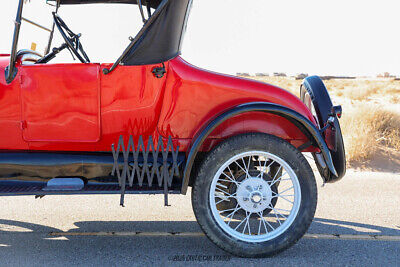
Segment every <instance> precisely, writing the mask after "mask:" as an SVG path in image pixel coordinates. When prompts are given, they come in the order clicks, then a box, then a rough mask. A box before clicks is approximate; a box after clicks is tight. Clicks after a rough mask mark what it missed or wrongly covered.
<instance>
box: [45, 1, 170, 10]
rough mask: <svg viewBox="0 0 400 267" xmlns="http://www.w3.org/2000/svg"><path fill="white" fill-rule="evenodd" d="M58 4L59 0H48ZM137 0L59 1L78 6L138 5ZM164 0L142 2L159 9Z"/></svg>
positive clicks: (62, 3)
mask: <svg viewBox="0 0 400 267" xmlns="http://www.w3.org/2000/svg"><path fill="white" fill-rule="evenodd" d="M48 1H49V2H56V1H57V0H48ZM137 2H138V1H137V0H59V3H60V5H77V4H135V5H136V4H137ZM161 2H162V0H147V1H146V0H142V4H143V5H147V3H149V4H150V6H151V7H152V8H157V7H158V6H159V5H160V3H161Z"/></svg>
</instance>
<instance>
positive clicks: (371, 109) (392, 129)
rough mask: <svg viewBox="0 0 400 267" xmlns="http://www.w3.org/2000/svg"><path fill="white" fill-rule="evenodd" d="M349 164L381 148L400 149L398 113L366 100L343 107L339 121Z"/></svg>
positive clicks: (368, 158) (368, 157)
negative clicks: (344, 108) (343, 110)
mask: <svg viewBox="0 0 400 267" xmlns="http://www.w3.org/2000/svg"><path fill="white" fill-rule="evenodd" d="M340 123H341V126H342V129H343V136H344V141H345V145H346V153H347V157H348V161H349V163H350V165H351V164H353V163H359V162H364V161H367V160H370V159H372V158H373V157H374V155H375V154H376V153H377V151H378V150H379V149H381V148H382V147H385V148H392V149H395V150H397V151H400V114H399V113H397V112H394V111H391V110H387V109H386V108H385V107H382V106H379V105H376V104H372V105H371V104H370V103H368V102H361V103H356V104H353V105H348V106H346V112H344V114H343V117H342V119H341V121H340Z"/></svg>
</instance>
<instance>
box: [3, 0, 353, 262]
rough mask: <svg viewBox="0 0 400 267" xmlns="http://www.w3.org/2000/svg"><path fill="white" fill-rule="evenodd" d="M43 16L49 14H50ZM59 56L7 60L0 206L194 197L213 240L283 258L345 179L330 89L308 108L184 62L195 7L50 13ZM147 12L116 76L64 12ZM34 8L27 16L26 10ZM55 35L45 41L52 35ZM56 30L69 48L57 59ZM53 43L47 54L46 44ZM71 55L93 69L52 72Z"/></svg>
mask: <svg viewBox="0 0 400 267" xmlns="http://www.w3.org/2000/svg"><path fill="white" fill-rule="evenodd" d="M42 1H43V2H44V0H42ZM46 3H47V4H51V5H54V12H53V13H52V16H53V19H54V24H53V27H52V28H50V29H48V30H49V31H50V38H49V40H48V47H47V49H46V51H45V53H44V55H41V54H40V53H38V52H37V51H33V50H27V49H22V50H18V49H17V47H18V38H19V33H20V27H21V23H22V22H25V23H31V24H33V25H36V26H38V27H40V28H45V27H43V26H42V25H40V24H38V23H36V22H34V21H32V20H29V19H27V18H24V17H23V16H22V11H23V6H24V4H25V3H24V0H19V6H18V10H17V16H16V20H15V30H14V37H13V43H12V51H11V54H1V55H0V69H1V73H3V74H4V75H0V107H1V108H0V148H1V153H0V194H1V195H3V196H17V195H18V196H20V195H34V196H36V197H43V196H45V195H71V194H121V203H120V204H121V205H123V204H124V195H125V194H137V193H141V194H143V193H149V194H157V193H159V194H164V196H165V205H168V194H186V193H187V192H188V188H189V187H190V188H191V195H192V203H193V210H194V213H195V216H196V218H197V221H198V223H199V225H200V227H201V228H202V230H203V231H204V233H205V234H206V235H207V236H208V238H209V239H210V240H211V241H212V242H214V243H215V244H216V245H218V246H219V247H220V248H222V249H224V250H225V251H227V252H230V253H232V254H235V255H238V256H243V257H263V256H271V255H274V254H276V253H278V252H280V251H282V250H284V249H286V248H288V247H290V246H291V245H293V244H294V243H295V242H296V241H297V240H299V239H300V238H301V237H302V236H303V235H304V233H305V232H306V231H307V229H308V227H309V225H310V223H311V221H312V219H313V216H314V213H315V209H316V205H317V187H316V182H315V178H314V173H313V171H312V169H311V167H310V164H309V162H308V161H307V160H306V158H305V156H304V155H303V153H305V152H310V153H311V154H312V155H313V157H314V161H315V163H316V165H317V167H318V169H319V172H320V175H321V176H322V178H323V181H324V182H326V183H330V182H335V181H337V180H339V179H340V178H342V177H343V176H344V174H345V169H346V162H345V152H344V147H343V140H342V134H341V130H340V125H339V121H338V118H340V116H341V108H340V106H333V105H332V101H331V99H330V97H329V94H328V92H327V89H326V88H325V86H324V84H323V82H322V81H321V79H320V78H318V77H317V76H311V77H307V78H305V79H304V81H303V83H302V86H301V88H300V98H299V97H296V96H295V95H293V94H291V93H289V92H288V91H285V90H284V89H281V88H279V87H276V86H273V85H270V84H265V83H261V82H257V81H253V80H248V79H244V78H239V77H233V76H229V75H223V74H218V73H214V72H210V71H207V70H203V69H200V68H197V67H195V66H193V65H191V64H189V63H187V62H186V61H185V60H183V59H182V58H181V57H180V51H181V44H182V39H183V34H184V32H185V29H186V23H187V19H188V15H189V12H190V8H191V4H192V1H191V0H142V1H140V0H47V1H46ZM100 3H102V4H104V3H119V4H126V5H129V4H133V5H137V6H138V9H139V11H138V14H141V16H142V19H143V22H144V25H143V27H142V28H141V30H140V31H139V32H138V34H137V35H136V37H134V38H130V44H129V46H128V47H127V48H126V49H125V51H123V52H122V54H121V56H120V57H119V58H118V59H117V60H116V62H115V63H113V64H110V63H91V62H90V60H89V56H88V55H89V54H90V53H88V54H87V53H86V52H85V50H84V48H83V45H82V43H81V41H80V37H81V34H76V33H74V32H73V31H72V30H71V29H70V28H69V27H68V26H67V24H66V23H65V22H64V21H63V20H62V19H61V17H60V11H62V7H63V6H64V5H80V4H100ZM25 5H26V4H25ZM45 29H46V28H45ZM54 29H57V30H58V31H59V33H60V34H61V36H62V37H63V40H64V43H63V44H61V45H59V46H55V47H54V48H52V49H50V48H51V46H52V39H53V34H54ZM46 42H47V41H46ZM67 50H69V51H70V52H71V53H72V54H73V56H74V57H76V58H77V59H78V60H79V61H80V62H79V63H72V64H52V62H51V61H52V59H54V58H55V57H56V56H57V54H58V53H60V52H62V51H64V52H65V51H67Z"/></svg>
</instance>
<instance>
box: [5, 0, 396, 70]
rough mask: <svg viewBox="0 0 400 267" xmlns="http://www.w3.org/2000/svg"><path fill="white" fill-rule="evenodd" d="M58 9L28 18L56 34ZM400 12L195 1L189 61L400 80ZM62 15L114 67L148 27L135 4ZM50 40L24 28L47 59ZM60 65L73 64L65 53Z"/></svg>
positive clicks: (309, 0)
mask: <svg viewBox="0 0 400 267" xmlns="http://www.w3.org/2000/svg"><path fill="white" fill-rule="evenodd" d="M17 3H18V1H17V0H2V1H1V4H2V5H1V7H0V32H1V33H2V38H0V53H9V51H10V49H11V42H12V34H13V28H14V24H13V20H14V19H15V15H16V9H17ZM52 10H53V8H52V7H49V6H47V5H45V0H30V2H29V3H28V4H26V5H25V6H24V13H23V15H24V17H26V18H28V19H31V20H34V21H35V22H38V23H40V24H42V25H44V26H48V27H50V26H51V23H52V20H51V19H52V18H51V11H52ZM399 11H400V1H399V0H379V1H378V0H335V1H331V0H279V1H277V0H252V1H243V0H194V2H193V7H192V11H191V15H190V17H189V22H188V28H187V32H186V35H185V40H184V43H183V48H182V57H183V58H184V59H185V60H187V61H188V62H190V63H192V64H194V65H196V66H199V67H202V68H206V69H209V70H213V71H217V72H222V73H230V74H234V73H236V72H248V73H257V72H264V73H272V72H285V73H287V74H297V73H308V74H310V75H311V74H316V75H354V76H375V75H376V74H379V73H383V72H390V73H392V74H395V75H398V76H400V50H399V48H400V34H399V31H398V30H399V26H400V16H399ZM59 14H60V16H61V17H62V18H63V19H64V21H65V22H66V23H67V25H68V26H70V28H71V29H72V30H73V31H74V32H76V33H82V38H81V40H82V43H83V44H84V47H85V50H86V51H87V53H88V55H89V57H90V58H91V61H92V62H100V63H104V62H114V61H115V60H116V59H117V58H118V57H119V56H120V55H121V53H122V51H123V50H124V49H125V47H126V46H127V45H128V44H129V40H128V37H129V36H135V34H136V33H137V32H138V31H139V29H140V27H141V26H142V23H141V18H140V15H139V10H138V8H137V6H134V5H110V4H105V5H80V6H63V7H61V8H60V10H59ZM55 35H56V38H55V41H54V43H53V44H54V45H60V44H61V43H62V40H61V37H60V34H59V33H58V32H56V34H55ZM47 38H48V33H47V32H45V31H43V30H40V29H37V28H35V27H33V26H31V25H29V24H27V23H24V22H23V24H22V28H21V39H20V43H19V48H20V49H22V48H30V46H31V45H30V44H31V43H32V42H35V43H37V44H38V51H39V52H43V51H44V47H45V45H46V42H47ZM55 62H73V61H72V58H71V55H70V54H69V52H67V51H63V52H62V54H60V56H59V57H58V58H57V60H56V61H55Z"/></svg>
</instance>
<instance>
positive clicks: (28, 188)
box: [0, 181, 180, 196]
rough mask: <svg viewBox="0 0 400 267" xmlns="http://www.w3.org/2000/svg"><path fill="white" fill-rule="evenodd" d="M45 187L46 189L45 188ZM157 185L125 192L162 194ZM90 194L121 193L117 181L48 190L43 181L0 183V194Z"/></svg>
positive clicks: (176, 187) (174, 187)
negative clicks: (70, 188) (71, 188)
mask: <svg viewBox="0 0 400 267" xmlns="http://www.w3.org/2000/svg"><path fill="white" fill-rule="evenodd" d="M45 189H46V190H45ZM164 193H165V192H164V190H163V188H160V187H158V186H150V187H149V186H138V185H133V186H132V187H130V186H127V187H126V190H125V194H164ZM91 194H121V188H120V186H119V184H118V183H115V184H97V183H96V184H91V183H89V184H86V185H85V186H84V187H83V188H82V189H81V190H67V189H63V190H59V189H56V190H50V188H49V187H48V186H47V184H46V183H45V182H25V183H21V182H20V181H7V182H1V183H0V196H16V195H18V196H23V195H38V196H43V195H91ZM168 194H180V184H173V185H172V187H171V188H170V189H169V190H168Z"/></svg>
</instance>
